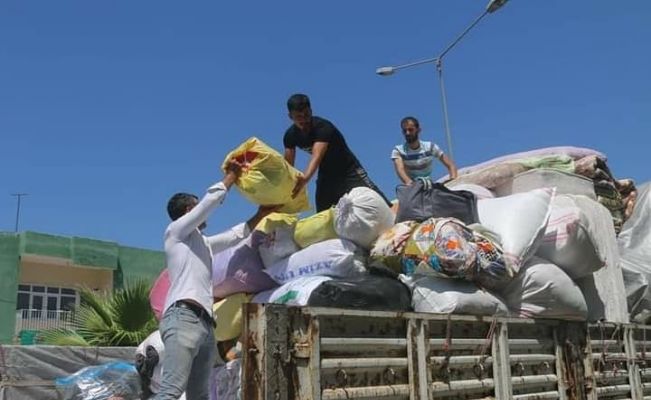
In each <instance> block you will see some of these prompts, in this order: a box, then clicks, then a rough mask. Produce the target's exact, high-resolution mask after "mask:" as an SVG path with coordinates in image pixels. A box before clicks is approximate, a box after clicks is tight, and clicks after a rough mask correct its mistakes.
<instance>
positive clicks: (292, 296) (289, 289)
mask: <svg viewBox="0 0 651 400" xmlns="http://www.w3.org/2000/svg"><path fill="white" fill-rule="evenodd" d="M330 280H332V278H330V277H328V276H305V277H302V278H297V279H294V280H293V281H289V282H287V283H285V284H284V285H282V286H280V287H278V288H276V289H271V290H265V291H264V292H260V293H258V294H256V295H255V296H254V297H253V299H252V300H251V303H266V304H268V303H275V304H285V305H288V306H306V305H307V302H308V300H309V299H310V295H311V294H312V292H313V291H314V289H316V288H317V287H319V286H320V285H321V284H322V283H323V282H326V281H330Z"/></svg>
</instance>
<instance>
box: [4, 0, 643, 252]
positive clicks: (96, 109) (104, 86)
mask: <svg viewBox="0 0 651 400" xmlns="http://www.w3.org/2000/svg"><path fill="white" fill-rule="evenodd" d="M484 6H485V1H483V0H482V1H480V0H455V1H420V2H396V1H386V0H375V1H373V2H368V1H350V0H348V1H341V0H333V1H328V2H305V1H301V2H299V1H282V2H277V1H273V2H272V1H259V2H236V1H234V2H170V1H136V2H134V1H122V0H120V1H101V2H100V1H92V2H90V1H19V0H7V1H3V2H2V5H1V6H0V171H1V172H0V188H1V190H0V230H13V227H14V217H15V199H14V198H12V197H10V196H9V194H10V193H12V192H27V193H30V196H28V197H27V198H25V200H24V202H23V209H22V217H21V230H36V231H41V232H48V233H54V234H63V235H79V236H88V237H93V238H98V239H104V240H112V241H118V242H119V243H121V244H125V245H131V246H139V247H146V248H152V249H160V248H161V243H162V232H163V230H164V228H165V226H166V225H167V222H168V221H167V216H166V213H165V204H166V201H167V199H168V197H169V196H170V195H171V194H172V193H173V192H176V191H191V192H195V193H201V192H202V191H203V190H204V188H205V187H206V186H207V185H209V184H211V183H212V182H213V181H215V180H217V179H219V178H220V171H219V169H218V167H219V165H220V163H221V161H222V159H223V157H224V155H225V154H226V153H227V152H228V151H229V150H231V149H232V148H234V147H235V146H236V145H237V144H239V143H240V142H242V141H243V140H244V139H246V138H247V137H249V136H252V135H256V136H258V137H260V138H262V139H263V140H264V141H266V142H268V143H269V144H270V145H272V146H274V147H276V148H278V149H281V147H282V134H283V132H284V130H285V129H286V128H287V126H288V124H289V121H288V119H287V117H286V110H285V100H286V98H287V96H288V95H290V94H291V93H293V92H297V91H300V92H305V93H307V94H309V95H310V96H311V98H312V103H313V108H314V111H315V113H316V114H317V115H321V116H323V117H326V118H328V119H330V120H332V121H333V122H334V123H335V124H336V125H337V126H338V127H339V128H340V130H341V131H342V132H343V133H344V135H345V136H346V139H347V140H348V143H349V145H350V147H351V148H352V149H353V151H354V152H355V153H356V154H357V156H358V157H359V158H360V159H361V161H362V163H363V164H364V165H365V167H366V168H367V169H368V171H369V172H370V174H371V176H372V178H373V179H374V180H375V181H376V182H377V183H378V184H379V185H380V186H381V188H382V189H383V190H384V191H385V192H386V193H389V194H391V193H393V190H394V186H395V184H396V178H395V175H394V172H393V168H392V164H391V161H390V159H389V153H390V150H391V147H392V146H393V145H395V144H397V143H398V142H399V141H400V139H401V135H400V131H399V126H398V121H399V120H400V118H401V117H403V116H405V115H407V114H413V115H415V116H417V117H419V118H420V119H421V122H422V126H423V128H424V130H423V137H424V138H425V139H432V140H434V141H436V142H438V143H440V144H441V146H444V145H445V140H444V135H443V129H442V119H441V110H440V101H439V92H438V86H437V80H436V75H435V71H434V69H433V67H431V66H425V67H419V68H415V69H411V70H409V71H403V72H401V73H399V74H396V75H394V76H392V77H389V78H382V77H378V76H376V75H375V74H374V70H375V68H376V67H379V66H381V65H385V64H395V63H401V62H407V61H412V60H416V59H419V58H426V57H430V56H434V55H436V53H437V52H438V51H439V50H441V49H442V48H443V47H444V46H445V45H446V44H447V43H448V42H449V41H450V40H451V39H453V38H454V37H455V36H456V34H458V33H459V32H460V31H461V30H462V29H463V28H464V27H465V26H466V25H467V24H468V23H469V22H470V21H471V20H472V19H473V18H475V17H476V16H477V15H478V14H479V13H480V12H481V10H482V9H483V7H484ZM650 22H651V1H648V0H630V1H621V2H613V1H605V0H573V1H563V0H546V1H530V0H527V1H525V0H511V1H510V2H509V3H508V4H507V5H506V6H505V7H504V8H503V9H502V10H500V11H499V12H498V13H496V14H493V15H489V16H488V17H487V18H485V19H484V20H483V21H482V22H481V23H480V25H478V26H477V27H476V28H475V29H474V30H473V31H472V32H471V34H470V35H469V36H467V37H466V38H465V39H464V41H463V42H461V43H460V45H459V46H457V47H456V48H455V49H454V50H453V51H452V52H451V53H450V54H449V55H448V57H447V59H446V64H445V66H446V74H447V78H446V84H447V89H448V97H449V110H450V120H451V125H452V134H453V140H454V146H455V147H454V150H455V156H456V159H457V163H458V164H459V165H460V166H467V165H471V164H475V163H478V162H481V161H484V160H487V159H489V158H492V157H495V156H499V155H504V154H507V153H512V152H515V151H522V150H529V149H533V148H538V147H545V146H555V145H575V146H583V147H591V148H596V149H598V150H600V151H602V152H605V153H606V154H607V155H608V157H609V160H610V166H611V169H612V170H613V172H614V173H615V175H616V176H618V177H632V178H634V179H636V180H637V181H638V182H644V181H647V180H649V179H650V178H651V176H650V172H649V166H648V154H649V147H650V139H649V131H650V130H651V50H650V47H649V46H650V43H651V23H650ZM305 160H306V157H305V156H304V155H303V156H301V157H299V159H298V163H299V165H300V167H301V168H302V167H304V166H305ZM441 173H442V170H441V167H438V169H437V170H436V172H435V175H439V174H441ZM311 189H312V192H311V197H312V199H313V186H312V187H311ZM254 209H255V208H254V206H253V205H251V204H249V203H247V202H246V201H244V200H243V199H242V197H241V196H240V195H239V194H237V193H235V192H233V193H232V195H231V196H230V197H229V198H227V200H226V203H225V204H224V206H223V208H220V209H218V210H217V211H216V212H215V214H214V215H213V217H212V219H211V220H210V223H209V232H215V231H218V230H220V229H223V228H226V227H227V226H229V225H231V224H234V223H237V222H239V221H241V220H244V219H245V218H247V217H248V216H249V215H250V214H251V213H252V212H253V211H254Z"/></svg>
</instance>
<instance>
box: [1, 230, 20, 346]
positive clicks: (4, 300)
mask: <svg viewBox="0 0 651 400" xmlns="http://www.w3.org/2000/svg"><path fill="white" fill-rule="evenodd" d="M19 247H20V237H19V236H18V235H17V234H11V233H0V343H11V342H12V340H13V336H14V329H15V325H16V298H17V292H18V284H17V281H18V270H19V268H20V267H19Z"/></svg>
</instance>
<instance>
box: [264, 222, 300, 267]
mask: <svg viewBox="0 0 651 400" xmlns="http://www.w3.org/2000/svg"><path fill="white" fill-rule="evenodd" d="M253 236H254V243H255V244H256V245H257V248H258V253H260V258H261V259H262V264H264V267H265V268H269V267H270V266H272V265H274V264H275V263H276V262H278V261H280V260H282V259H283V258H287V257H289V256H290V255H292V254H294V253H296V252H297V251H299V250H300V248H299V247H298V245H297V244H296V243H295V242H294V227H293V226H292V227H287V226H282V227H277V228H274V229H273V230H272V231H271V232H270V233H264V232H259V231H254V232H253Z"/></svg>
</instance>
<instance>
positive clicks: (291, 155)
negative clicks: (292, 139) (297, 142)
mask: <svg viewBox="0 0 651 400" xmlns="http://www.w3.org/2000/svg"><path fill="white" fill-rule="evenodd" d="M285 161H287V162H288V163H289V165H291V166H292V167H293V166H294V161H296V147H292V148H290V147H285Z"/></svg>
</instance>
